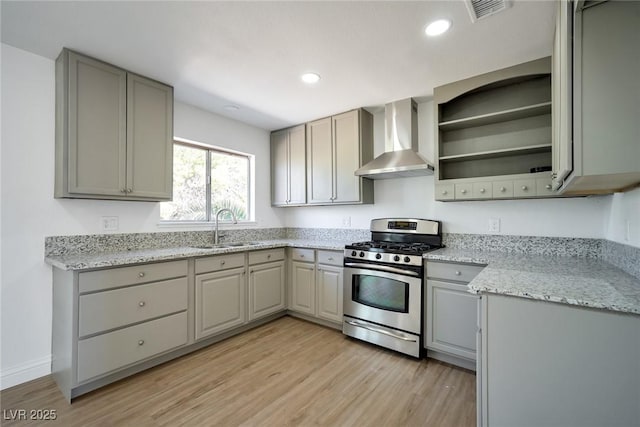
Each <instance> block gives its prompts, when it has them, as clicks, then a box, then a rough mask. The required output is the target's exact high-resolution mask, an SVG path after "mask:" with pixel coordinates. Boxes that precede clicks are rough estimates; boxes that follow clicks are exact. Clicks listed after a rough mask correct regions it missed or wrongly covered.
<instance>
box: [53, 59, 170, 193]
mask: <svg viewBox="0 0 640 427" xmlns="http://www.w3.org/2000/svg"><path fill="white" fill-rule="evenodd" d="M172 143H173V88H172V87H170V86H167V85H165V84H162V83H159V82H157V81H154V80H151V79H148V78H146V77H143V76H139V75H137V74H134V73H130V72H128V71H126V70H123V69H121V68H118V67H115V66H113V65H110V64H107V63H105V62H102V61H99V60H96V59H93V58H90V57H87V56H84V55H81V54H79V53H76V52H73V51H70V50H68V49H64V50H63V51H62V53H61V54H60V56H58V59H57V60H56V157H55V165H56V166H55V170H56V172H55V197H58V198H90V199H115V200H144V201H165V200H171V197H172V188H173V183H172V181H173V173H172V170H173V146H172Z"/></svg>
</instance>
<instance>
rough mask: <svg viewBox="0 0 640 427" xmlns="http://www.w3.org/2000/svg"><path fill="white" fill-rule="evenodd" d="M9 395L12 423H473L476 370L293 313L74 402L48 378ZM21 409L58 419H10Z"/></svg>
mask: <svg viewBox="0 0 640 427" xmlns="http://www.w3.org/2000/svg"><path fill="white" fill-rule="evenodd" d="M0 398H1V406H2V410H3V412H2V413H3V419H2V420H1V421H2V425H3V426H10V425H34V424H40V425H47V426H54V425H60V426H156V425H157V426H176V425H186V426H211V425H223V426H236V425H246V426H286V425H301V426H306V425H328V426H334V425H335V426H432V427H435V426H474V425H475V410H476V405H475V375H474V373H473V372H470V371H467V370H464V369H459V368H455V367H452V366H449V365H447V364H444V363H440V362H437V361H434V360H431V359H425V360H421V361H418V360H415V359H412V358H410V357H405V356H402V355H400V354H398V353H395V352H392V351H388V350H385V349H381V348H378V347H375V346H373V345H370V344H367V343H363V342H360V341H357V340H353V339H350V338H347V337H345V336H344V335H342V334H341V333H340V332H339V331H335V330H332V329H328V328H325V327H322V326H318V325H315V324H312V323H308V322H306V321H303V320H299V319H295V318H292V317H288V316H287V317H284V318H281V319H278V320H276V321H273V322H271V323H268V324H266V325H263V326H261V327H259V328H256V329H253V330H251V331H249V332H246V333H244V334H242V335H239V336H236V337H233V338H230V339H227V340H225V341H222V342H220V343H217V344H214V345H212V346H210V347H207V348H205V349H202V350H200V351H197V352H195V353H192V354H189V355H187V356H184V357H181V358H179V359H177V360H174V361H171V362H168V363H166V364H164V365H161V366H158V367H156V368H153V369H150V370H147V371H145V372H142V373H140V374H137V375H135V376H133V377H130V378H127V379H125V380H122V381H119V382H117V383H114V384H111V385H109V386H107V387H104V388H102V389H99V390H96V391H94V392H92V393H89V394H87V395H84V396H81V397H79V398H77V399H76V400H74V402H73V404H72V405H69V404H67V402H66V401H65V400H64V398H63V396H62V394H61V393H60V391H58V389H57V387H56V385H55V383H54V382H53V380H52V379H51V378H50V377H48V376H47V377H44V378H40V379H38V380H35V381H31V382H29V383H26V384H22V385H19V386H16V387H13V388H11V389H8V390H5V391H3V392H2V393H0ZM17 409H25V410H27V414H28V412H29V410H31V409H45V410H47V409H54V410H56V415H57V419H56V420H55V421H47V422H42V421H40V422H35V421H30V420H27V421H19V422H14V421H10V420H7V418H10V416H9V415H10V412H9V411H10V410H13V411H15V410H17ZM14 413H15V412H14Z"/></svg>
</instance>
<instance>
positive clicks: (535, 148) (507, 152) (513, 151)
mask: <svg viewBox="0 0 640 427" xmlns="http://www.w3.org/2000/svg"><path fill="white" fill-rule="evenodd" d="M547 151H548V152H550V151H551V143H549V144H539V145H528V146H525V147H515V148H505V149H501V150H489V151H479V152H476V153H465V154H455V155H452V156H442V157H440V161H441V162H443V163H451V162H463V161H467V160H482V159H490V158H491V159H492V158H498V157H507V156H518V155H523V154H536V153H544V152H547Z"/></svg>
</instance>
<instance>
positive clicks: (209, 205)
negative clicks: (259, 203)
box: [160, 142, 251, 221]
mask: <svg viewBox="0 0 640 427" xmlns="http://www.w3.org/2000/svg"><path fill="white" fill-rule="evenodd" d="M250 179H251V177H250V156H248V155H244V154H238V153H232V152H227V151H223V150H219V149H211V148H204V147H200V146H195V145H190V144H185V143H180V142H175V143H174V144H173V200H172V201H171V202H164V203H161V206H160V218H161V219H162V220H165V221H212V220H213V219H214V215H215V213H216V212H217V211H218V210H219V209H222V208H228V209H230V210H231V211H233V212H234V213H235V214H236V217H237V218H238V220H244V221H246V220H249V219H250V218H249V212H250V210H249V201H250V198H249V189H250V185H249V184H250ZM225 215H226V216H222V217H221V218H223V219H230V215H228V214H225Z"/></svg>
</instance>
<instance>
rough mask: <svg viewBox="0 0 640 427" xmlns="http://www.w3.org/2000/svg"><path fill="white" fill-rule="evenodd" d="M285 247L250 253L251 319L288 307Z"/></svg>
mask: <svg viewBox="0 0 640 427" xmlns="http://www.w3.org/2000/svg"><path fill="white" fill-rule="evenodd" d="M284 258H285V255H284V249H271V250H264V251H256V252H250V253H249V319H248V320H255V319H259V318H261V317H264V316H267V315H269V314H273V313H277V312H278V311H282V310H284V309H285V308H286V297H285V296H286V293H285V262H284Z"/></svg>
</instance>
